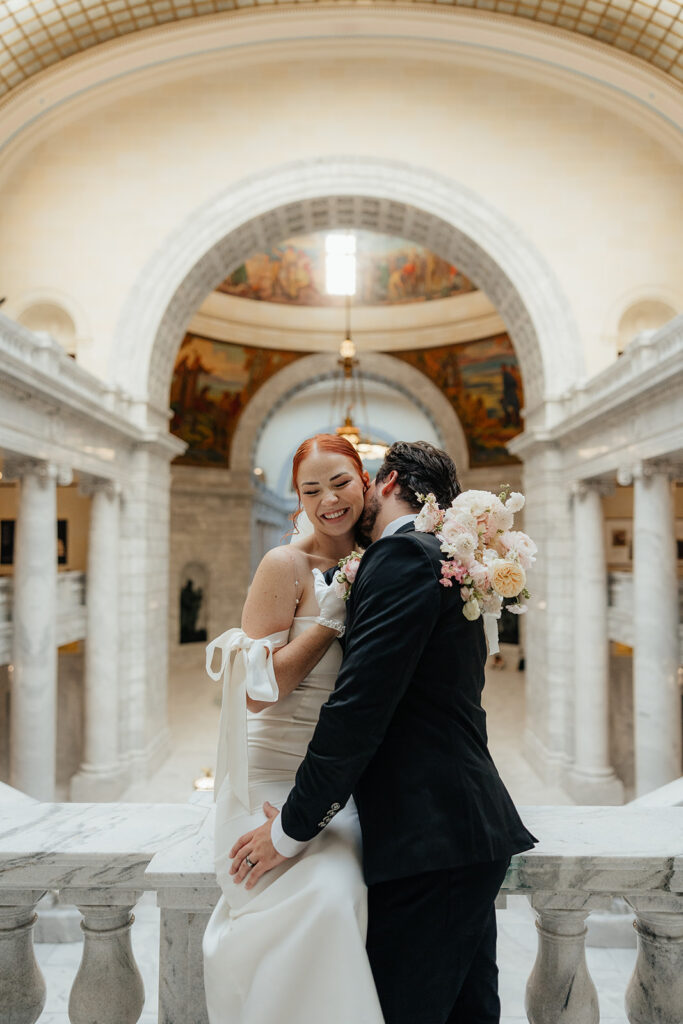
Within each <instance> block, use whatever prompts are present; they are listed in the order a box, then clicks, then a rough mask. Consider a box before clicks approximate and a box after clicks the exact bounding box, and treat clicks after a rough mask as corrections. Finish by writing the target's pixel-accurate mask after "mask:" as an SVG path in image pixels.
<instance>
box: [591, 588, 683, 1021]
mask: <svg viewBox="0 0 683 1024" xmlns="http://www.w3.org/2000/svg"><path fill="white" fill-rule="evenodd" d="M607 582H608V608H607V635H608V636H609V639H610V640H616V642H617V643H620V644H626V646H627V647H633V613H634V606H635V605H634V602H635V598H634V593H633V573H631V572H611V573H610V574H609V576H608V578H607ZM678 607H679V617H678V621H679V626H678V637H679V649H680V654H681V663H682V664H683V579H680V580H679V581H678ZM682 1019H683V1018H682Z"/></svg>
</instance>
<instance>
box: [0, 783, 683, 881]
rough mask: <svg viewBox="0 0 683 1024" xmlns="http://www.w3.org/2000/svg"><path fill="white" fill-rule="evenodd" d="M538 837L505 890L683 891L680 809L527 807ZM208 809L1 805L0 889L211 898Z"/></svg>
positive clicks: (210, 814) (513, 868)
mask: <svg viewBox="0 0 683 1024" xmlns="http://www.w3.org/2000/svg"><path fill="white" fill-rule="evenodd" d="M521 814H522V817H523V819H524V821H525V823H526V824H527V826H528V827H529V828H530V829H531V831H532V832H533V833H534V834H535V835H536V836H538V838H539V840H540V842H539V844H538V846H537V847H536V848H535V849H534V850H530V851H528V852H526V853H522V854H518V855H517V856H516V857H514V858H513V861H512V864H511V867H510V870H509V872H508V877H507V879H506V882H505V885H504V889H505V890H507V891H508V892H529V891H534V892H539V891H542V892H552V893H567V892H578V893H588V894H591V893H598V894H599V893H614V894H628V893H643V892H647V893H653V892H655V893H660V894H680V893H683V807H666V808H661V807H638V806H629V805H627V806H626V807H526V808H522V809H521ZM213 820H214V812H213V807H212V806H211V807H207V806H205V805H190V804H37V803H34V804H22V803H9V802H5V803H3V802H2V792H1V791H0V889H2V888H13V889H16V888H33V889H36V888H60V887H63V886H67V885H68V886H72V887H73V886H91V887H92V886H98V887H100V888H106V887H113V886H118V887H135V888H143V889H163V888H174V889H182V888H192V889H193V890H201V889H207V890H211V891H212V892H215V886H216V880H215V875H214V870H213Z"/></svg>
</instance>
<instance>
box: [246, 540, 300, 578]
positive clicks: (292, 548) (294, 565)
mask: <svg viewBox="0 0 683 1024" xmlns="http://www.w3.org/2000/svg"><path fill="white" fill-rule="evenodd" d="M306 564H307V562H306V554H305V552H304V551H302V549H301V548H299V547H297V546H296V545H294V544H281V545H280V546H279V547H277V548H271V549H270V551H266V553H265V555H264V556H263V558H262V559H261V562H260V564H259V567H258V571H259V572H260V571H261V570H262V569H263V570H265V571H266V572H267V573H268V574H271V573H278V574H280V573H282V572H286V571H287V570H289V571H294V572H296V571H297V570H298V569H299V568H302V567H305V566H306Z"/></svg>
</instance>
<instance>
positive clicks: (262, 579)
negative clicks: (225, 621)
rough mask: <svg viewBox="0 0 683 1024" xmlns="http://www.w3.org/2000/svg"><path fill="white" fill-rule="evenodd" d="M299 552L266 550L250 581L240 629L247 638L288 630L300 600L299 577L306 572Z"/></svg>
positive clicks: (285, 547)
mask: <svg viewBox="0 0 683 1024" xmlns="http://www.w3.org/2000/svg"><path fill="white" fill-rule="evenodd" d="M301 558H302V554H301V552H294V551H292V550H291V549H290V546H289V545H288V546H284V545H283V546H281V547H278V548H272V549H271V550H270V551H267V552H266V554H265V555H264V556H263V558H262V559H261V562H260V565H259V567H258V569H257V570H256V574H255V576H254V579H253V580H252V583H251V586H250V587H249V592H248V594H247V600H246V601H245V604H244V610H243V612H242V628H243V629H244V630H245V631H246V632H247V633H248V634H249V636H263V635H265V634H266V633H274V632H277V631H278V630H282V629H288V628H289V626H290V625H291V624H292V620H293V619H294V614H295V612H296V606H297V598H299V597H300V593H301V589H302V588H301V584H300V583H299V577H300V576H301V575H302V573H303V571H304V570H305V563H302V562H301Z"/></svg>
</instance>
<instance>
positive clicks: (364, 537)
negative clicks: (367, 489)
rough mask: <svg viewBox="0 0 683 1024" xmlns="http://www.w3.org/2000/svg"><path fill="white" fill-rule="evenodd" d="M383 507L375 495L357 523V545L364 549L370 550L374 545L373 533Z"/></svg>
mask: <svg viewBox="0 0 683 1024" xmlns="http://www.w3.org/2000/svg"><path fill="white" fill-rule="evenodd" d="M381 507H382V506H381V504H380V502H379V499H378V498H377V497H376V496H374V495H373V497H372V498H370V499H369V500H368V503H367V505H366V506H365V508H364V509H363V512H362V513H361V517H360V519H359V520H358V522H357V523H356V531H355V532H356V543H357V544H359V545H360V547H362V548H369V547H370V545H371V544H372V531H373V530H374V528H375V523H376V522H377V516H378V515H379V513H380V510H381Z"/></svg>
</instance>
